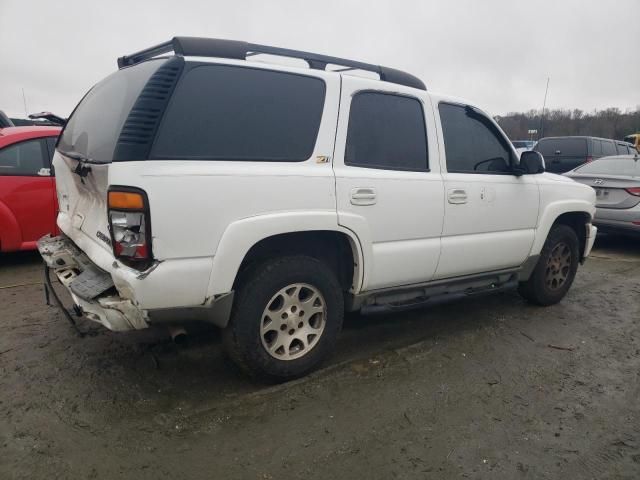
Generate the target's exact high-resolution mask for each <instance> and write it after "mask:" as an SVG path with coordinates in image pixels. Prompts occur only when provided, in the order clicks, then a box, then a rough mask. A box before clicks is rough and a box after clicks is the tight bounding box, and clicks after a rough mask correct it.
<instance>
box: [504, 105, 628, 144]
mask: <svg viewBox="0 0 640 480" xmlns="http://www.w3.org/2000/svg"><path fill="white" fill-rule="evenodd" d="M541 113H542V112H541V111H539V110H529V111H528V112H525V113H516V112H514V113H508V114H506V115H504V116H498V117H496V121H497V122H498V124H499V125H500V127H502V129H503V130H504V131H505V133H506V134H507V135H508V136H509V138H510V139H512V140H524V139H528V138H531V135H529V134H528V133H527V132H528V131H529V130H537V131H538V133H537V134H534V135H533V140H538V139H539V138H542V137H560V136H567V135H587V136H593V137H602V138H614V139H616V140H622V139H623V138H624V137H625V136H626V135H630V134H632V133H638V132H640V106H639V107H636V109H635V111H632V110H627V111H626V112H622V111H621V110H620V109H619V108H607V109H605V110H594V111H593V112H591V113H589V112H584V111H583V110H580V109H577V108H576V109H574V110H545V114H544V121H543V118H542V115H541Z"/></svg>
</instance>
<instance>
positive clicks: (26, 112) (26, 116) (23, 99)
mask: <svg viewBox="0 0 640 480" xmlns="http://www.w3.org/2000/svg"><path fill="white" fill-rule="evenodd" d="M22 103H23V104H24V118H29V112H28V111H27V97H26V96H25V95H24V88H23V89H22Z"/></svg>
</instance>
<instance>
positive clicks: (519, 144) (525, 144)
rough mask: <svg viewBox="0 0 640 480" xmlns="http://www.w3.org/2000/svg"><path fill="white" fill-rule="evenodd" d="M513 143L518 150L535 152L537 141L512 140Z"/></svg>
mask: <svg viewBox="0 0 640 480" xmlns="http://www.w3.org/2000/svg"><path fill="white" fill-rule="evenodd" d="M511 143H513V146H514V147H515V148H516V149H518V148H521V149H523V150H533V147H534V146H535V145H536V141H535V140H512V141H511Z"/></svg>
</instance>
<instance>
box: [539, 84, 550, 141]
mask: <svg viewBox="0 0 640 480" xmlns="http://www.w3.org/2000/svg"><path fill="white" fill-rule="evenodd" d="M548 92H549V77H547V88H545V90H544V102H542V117H541V118H540V136H539V137H538V140H539V139H541V138H543V137H544V109H545V107H546V106H547V93H548Z"/></svg>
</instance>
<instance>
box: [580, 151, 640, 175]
mask: <svg viewBox="0 0 640 480" xmlns="http://www.w3.org/2000/svg"><path fill="white" fill-rule="evenodd" d="M575 172H576V173H579V174H581V175H619V176H624V177H640V160H636V159H635V157H631V156H629V157H608V158H601V159H599V160H596V161H594V162H590V163H586V164H584V165H582V166H581V167H578V168H576V169H575Z"/></svg>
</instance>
